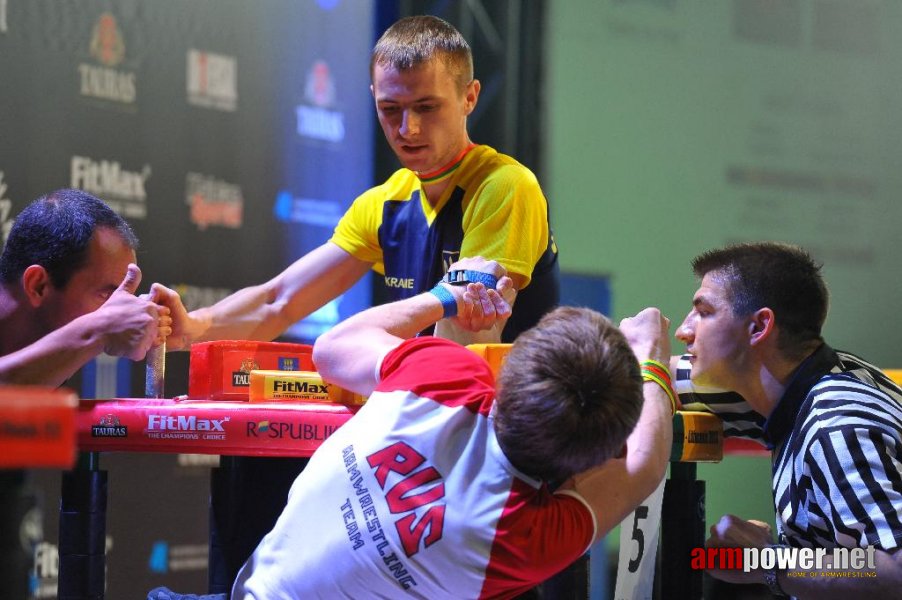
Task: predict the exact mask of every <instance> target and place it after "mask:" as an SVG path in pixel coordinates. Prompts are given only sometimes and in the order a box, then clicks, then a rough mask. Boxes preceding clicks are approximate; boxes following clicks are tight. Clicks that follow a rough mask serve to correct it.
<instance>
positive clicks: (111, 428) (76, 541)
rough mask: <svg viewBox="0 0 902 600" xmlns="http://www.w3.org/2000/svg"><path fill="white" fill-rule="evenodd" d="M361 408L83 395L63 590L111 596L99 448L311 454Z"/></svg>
mask: <svg viewBox="0 0 902 600" xmlns="http://www.w3.org/2000/svg"><path fill="white" fill-rule="evenodd" d="M355 410H356V407H347V406H344V405H337V404H331V403H312V402H310V403H307V402H290V403H289V402H273V403H264V402H259V403H258V402H254V403H250V402H227V401H216V402H209V401H199V400H185V401H177V400H169V399H143V398H134V399H129V398H120V399H110V400H82V401H81V402H80V404H79V408H78V412H77V415H76V429H77V441H78V448H79V450H80V452H81V455H80V457H79V461H78V463H77V465H76V468H75V469H74V470H72V471H67V472H65V473H64V474H63V485H62V491H61V498H60V563H59V592H58V598H59V599H60V600H64V599H65V600H70V599H79V600H81V599H88V598H90V599H95V598H103V594H104V573H105V557H104V540H105V537H106V504H107V473H106V472H105V471H102V470H101V469H100V468H99V452H109V451H117V452H161V453H190V454H218V455H224V456H277V457H279V456H281V457H287V456H292V457H309V456H311V455H312V454H313V452H314V451H315V450H316V449H317V448H318V447H319V445H320V444H321V443H322V441H323V440H324V439H326V438H327V437H328V436H329V435H330V434H331V433H332V432H333V431H334V430H335V429H337V428H338V427H339V426H341V425H342V424H343V423H344V422H345V421H347V420H348V419H349V418H351V416H352V415H353V413H354V411H355ZM220 468H228V463H226V465H225V466H223V467H220ZM215 550H216V549H215V547H214V546H211V552H214V551H215Z"/></svg>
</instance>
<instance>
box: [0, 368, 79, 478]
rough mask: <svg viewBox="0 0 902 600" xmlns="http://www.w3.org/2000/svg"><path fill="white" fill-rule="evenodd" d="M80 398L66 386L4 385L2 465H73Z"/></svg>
mask: <svg viewBox="0 0 902 600" xmlns="http://www.w3.org/2000/svg"><path fill="white" fill-rule="evenodd" d="M77 402H78V397H77V396H76V395H75V393H74V392H71V391H69V390H67V389H64V388H60V389H54V388H46V387H39V386H11V385H10V386H2V387H0V469H23V468H29V467H62V468H66V469H68V468H70V467H71V466H72V464H73V463H74V462H75V406H76V404H77Z"/></svg>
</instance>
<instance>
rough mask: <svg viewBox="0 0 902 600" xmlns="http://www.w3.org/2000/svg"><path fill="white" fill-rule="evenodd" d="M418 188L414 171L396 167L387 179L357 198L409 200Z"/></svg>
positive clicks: (380, 201)
mask: <svg viewBox="0 0 902 600" xmlns="http://www.w3.org/2000/svg"><path fill="white" fill-rule="evenodd" d="M416 189H419V184H418V181H417V176H416V173H414V172H413V171H411V170H410V169H404V168H401V169H398V170H397V171H395V172H394V173H392V174H391V175H390V176H389V178H388V179H386V180H385V181H384V182H382V183H380V184H379V185H377V186H374V187H371V188H370V189H368V190H367V191H365V192H363V193H362V194H361V195H360V196H359V197H358V200H362V201H365V202H379V203H382V202H386V201H388V200H409V199H410V196H411V194H412V193H413V191H414V190H416Z"/></svg>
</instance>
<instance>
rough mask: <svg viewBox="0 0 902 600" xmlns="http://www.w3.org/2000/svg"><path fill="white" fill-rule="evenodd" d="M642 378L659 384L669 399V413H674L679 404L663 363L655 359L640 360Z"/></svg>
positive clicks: (668, 372) (667, 370) (668, 373)
mask: <svg viewBox="0 0 902 600" xmlns="http://www.w3.org/2000/svg"><path fill="white" fill-rule="evenodd" d="M641 370H642V380H643V381H652V382H654V383H657V384H658V385H659V386H661V389H662V390H664V393H666V394H667V398H668V399H669V400H670V411H671V414H676V411H677V407H678V406H679V405H680V402H679V399H678V398H677V395H676V392H674V391H673V385H672V384H671V381H670V370H669V369H668V368H667V367H665V366H664V364H663V363H661V362H659V361H657V360H646V361H642V364H641Z"/></svg>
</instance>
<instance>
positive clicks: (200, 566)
mask: <svg viewBox="0 0 902 600" xmlns="http://www.w3.org/2000/svg"><path fill="white" fill-rule="evenodd" d="M209 554H210V547H209V546H208V545H207V544H170V543H169V542H168V541H165V540H160V541H156V542H154V544H153V546H152V547H151V549H150V556H149V558H148V560H147V568H148V570H149V571H150V572H151V573H170V572H178V571H206V570H207V566H208V565H209Z"/></svg>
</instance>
